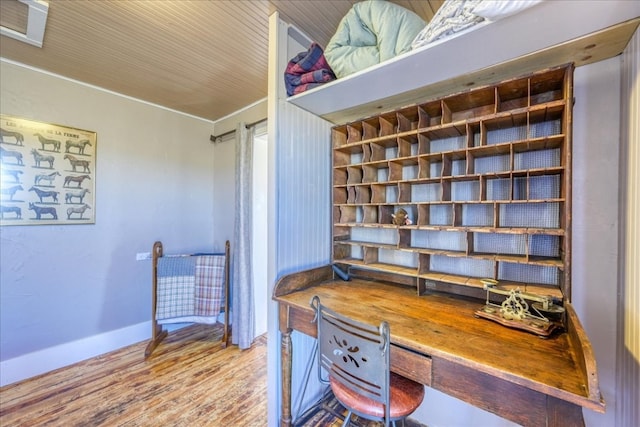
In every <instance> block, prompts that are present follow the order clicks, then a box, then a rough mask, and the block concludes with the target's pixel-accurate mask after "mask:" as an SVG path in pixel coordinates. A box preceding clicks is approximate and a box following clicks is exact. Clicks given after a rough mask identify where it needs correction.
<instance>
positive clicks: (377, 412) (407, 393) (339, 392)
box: [329, 372, 424, 419]
mask: <svg viewBox="0 0 640 427" xmlns="http://www.w3.org/2000/svg"><path fill="white" fill-rule="evenodd" d="M329 382H330V384H331V390H332V391H333V394H334V395H335V397H336V399H338V401H340V403H342V404H343V405H344V406H347V408H350V409H352V410H353V411H354V412H356V413H361V414H367V415H371V416H373V417H377V418H384V406H383V405H382V403H380V402H376V401H375V400H372V399H369V398H368V397H365V396H362V395H360V394H358V393H356V392H354V391H353V390H350V389H349V388H348V387H346V386H344V385H342V384H341V383H340V382H339V381H336V380H334V379H333V377H331V376H329ZM390 382H391V387H390V389H391V390H390V398H389V399H390V402H391V404H390V408H389V412H390V416H391V418H393V419H397V418H404V417H406V416H408V415H410V414H411V413H412V412H413V411H415V410H416V409H417V408H418V406H420V404H421V403H422V400H423V399H424V386H423V385H422V384H420V383H417V382H415V381H412V380H410V379H408V378H405V377H403V376H400V375H396V374H394V373H393V372H391V377H390Z"/></svg>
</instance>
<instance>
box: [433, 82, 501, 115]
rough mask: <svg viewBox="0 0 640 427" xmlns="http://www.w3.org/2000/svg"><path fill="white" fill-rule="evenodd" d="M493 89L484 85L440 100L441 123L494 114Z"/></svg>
mask: <svg viewBox="0 0 640 427" xmlns="http://www.w3.org/2000/svg"><path fill="white" fill-rule="evenodd" d="M495 104H496V102H495V89H494V88H493V87H486V88H481V89H477V90H474V91H469V92H464V93H461V94H458V95H454V96H451V97H448V98H445V99H443V100H442V123H453V122H458V121H462V120H469V119H473V118H475V117H482V116H486V115H489V114H494V113H495V111H496V107H495Z"/></svg>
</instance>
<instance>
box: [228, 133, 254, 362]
mask: <svg viewBox="0 0 640 427" xmlns="http://www.w3.org/2000/svg"><path fill="white" fill-rule="evenodd" d="M253 133H254V132H253V128H250V129H247V127H246V126H245V124H244V123H239V124H238V127H237V129H236V208H235V212H236V215H235V227H234V233H233V244H232V253H233V258H232V259H233V277H232V282H231V284H232V290H231V296H232V302H231V316H232V317H231V324H232V334H231V337H232V338H231V340H232V343H233V344H237V345H238V347H239V348H241V349H246V348H249V347H250V346H251V343H252V342H253V338H254V333H255V332H254V329H255V327H254V323H255V321H254V306H253V281H252V272H251V238H252V227H251V223H252V215H251V211H252V206H251V202H252V191H251V188H252V185H253V181H252V177H253V161H252V158H253Z"/></svg>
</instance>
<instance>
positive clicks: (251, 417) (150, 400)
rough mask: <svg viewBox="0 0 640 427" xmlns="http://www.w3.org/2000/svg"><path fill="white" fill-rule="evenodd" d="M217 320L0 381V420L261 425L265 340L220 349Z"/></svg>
mask: <svg viewBox="0 0 640 427" xmlns="http://www.w3.org/2000/svg"><path fill="white" fill-rule="evenodd" d="M221 336H222V327H221V326H219V325H216V326H213V327H212V326H204V325H194V326H189V327H187V328H183V329H181V330H178V331H175V332H172V333H171V334H169V336H168V337H167V338H165V340H164V341H163V342H162V343H161V344H160V345H159V346H158V348H156V349H155V351H154V353H153V354H152V355H151V357H150V358H149V359H147V360H145V359H144V349H145V346H146V344H147V343H146V342H142V343H138V344H134V345H131V346H129V347H125V348H123V349H120V350H117V351H115V352H112V353H108V354H105V355H102V356H98V357H96V358H93V359H89V360H86V361H83V362H80V363H77V364H75V365H72V366H70V367H66V368H62V369H58V370H56V371H53V372H50V373H47V374H44V375H41V376H38V377H35V378H32V379H28V380H25V381H22V382H19V383H15V384H10V385H8V386H5V387H2V388H0V426H2V427H9V426H41V425H47V426H196V427H197V426H248V427H253V426H266V425H267V339H266V336H262V337H259V338H258V339H257V340H256V342H254V344H253V345H252V347H251V348H250V349H248V350H244V351H241V350H239V349H238V347H236V346H230V347H228V348H226V349H223V348H221V345H220V339H221Z"/></svg>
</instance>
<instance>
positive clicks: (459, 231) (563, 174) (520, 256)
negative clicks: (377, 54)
mask: <svg viewBox="0 0 640 427" xmlns="http://www.w3.org/2000/svg"><path fill="white" fill-rule="evenodd" d="M572 81H573V66H570V65H569V66H562V67H558V68H553V69H547V70H544V71H541V72H538V73H534V74H531V75H527V76H524V77H520V78H515V79H510V80H506V81H503V82H500V83H498V84H495V85H491V86H486V87H482V88H477V89H473V90H469V91H466V92H462V93H457V94H453V95H451V96H447V97H444V98H441V99H435V100H428V101H426V102H424V103H422V104H419V105H414V106H410V107H405V108H402V109H399V110H397V111H393V112H388V113H383V114H380V115H378V116H374V117H369V118H365V119H362V120H358V121H355V122H351V123H347V124H343V125H339V126H336V127H334V128H333V129H332V143H333V261H334V262H335V263H339V264H344V265H348V266H357V267H358V268H360V269H369V270H375V271H379V272H381V273H392V274H395V275H400V276H403V277H405V276H406V277H405V279H406V278H407V277H409V278H411V279H409V281H410V283H413V280H414V279H415V285H416V288H417V291H418V293H420V294H422V293H423V292H425V291H427V290H430V289H436V290H447V291H451V292H455V293H460V294H466V295H472V296H478V297H482V295H484V293H483V290H482V284H481V282H480V279H482V278H492V279H496V280H499V281H500V283H501V285H503V286H505V287H507V288H508V287H519V288H521V289H523V290H525V291H527V292H533V293H536V294H541V295H547V296H551V297H553V298H555V299H557V300H558V301H559V302H561V301H562V300H564V299H568V298H570V254H571V238H570V232H571V228H570V220H571V129H572V103H573V91H572ZM399 209H404V210H405V211H406V212H407V213H408V218H409V220H410V223H409V224H407V225H395V224H394V223H393V217H392V215H394V214H395V213H396V212H397V211H398V210H399Z"/></svg>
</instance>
